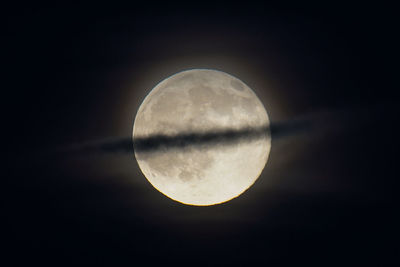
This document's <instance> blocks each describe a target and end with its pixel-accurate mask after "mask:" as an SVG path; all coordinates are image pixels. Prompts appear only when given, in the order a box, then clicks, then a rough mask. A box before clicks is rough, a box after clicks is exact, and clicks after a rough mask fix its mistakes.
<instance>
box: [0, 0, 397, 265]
mask: <svg viewBox="0 0 400 267" xmlns="http://www.w3.org/2000/svg"><path fill="white" fill-rule="evenodd" d="M322 2H324V1H322ZM3 11H5V14H6V15H5V18H6V24H5V25H6V30H5V31H4V32H3V37H4V38H3V39H4V40H3V41H2V42H3V44H5V49H3V54H4V55H5V56H4V60H2V65H3V67H4V68H5V72H4V71H3V75H4V74H5V79H4V80H3V82H2V86H1V92H2V103H3V104H2V110H3V111H2V116H3V119H4V120H5V123H3V128H2V129H3V134H5V137H3V147H5V150H3V151H4V153H3V155H4V156H5V158H6V159H5V160H4V161H3V164H5V166H4V167H3V169H4V170H5V171H3V175H2V179H3V181H4V182H5V183H4V185H5V186H3V187H2V188H3V189H4V191H5V192H4V193H3V194H2V196H3V198H4V201H2V203H3V205H2V221H3V223H4V222H5V226H4V227H3V230H4V233H5V234H4V235H3V237H2V238H1V239H2V241H3V242H2V243H3V244H5V245H6V248H5V250H4V249H3V250H2V252H3V253H4V255H5V257H4V259H5V260H6V261H7V262H9V263H10V266H13V265H16V266H30V265H35V266H36V265H37V266H75V265H79V264H82V265H105V266H115V265H129V266H160V265H167V266H169V265H171V266H175V265H182V266H192V265H199V266H210V265H217V266H220V265H240V266H259V265H266V266H267V265H271V266H276V265H284V266H309V265H316V266H382V265H390V264H392V265H395V264H399V255H400V249H399V247H400V231H399V228H398V227H399V225H400V219H399V208H398V205H397V203H398V200H399V199H398V196H397V194H398V187H399V182H398V176H399V175H398V166H397V165H398V164H397V162H395V161H396V160H397V157H398V150H397V148H396V145H395V143H397V139H398V134H397V131H396V127H395V124H396V122H397V115H396V114H395V113H396V109H397V107H398V106H399V105H398V104H399V101H398V93H397V90H398V87H399V86H398V79H396V80H395V77H397V76H398V73H397V72H398V61H397V60H395V58H396V54H397V53H398V52H397V51H396V50H397V49H398V45H397V43H396V40H395V39H396V35H398V25H397V18H396V16H398V15H397V14H396V12H395V9H394V8H393V7H391V6H384V5H383V4H382V5H379V6H375V5H366V4H365V3H362V4H358V3H353V4H350V3H348V2H347V3H346V4H339V3H335V4H329V5H328V4H326V3H324V4H322V3H319V4H316V3H313V4H305V3H302V4H296V5H293V4H289V3H288V4H287V5H285V6H282V7H277V6H272V5H270V6H268V5H266V4H265V5H263V4H256V5H254V4H250V3H248V2H246V1H245V2H243V3H241V4H233V3H230V4H212V3H206V2H193V3H191V2H188V3H186V4H185V5H183V4H172V3H168V4H166V3H164V4H163V5H161V4H158V3H157V2H148V3H146V4H143V3H142V4H136V3H134V2H133V1H132V2H131V3H130V4H128V5H126V4H124V5H119V4H117V3H116V2H112V3H111V4H110V3H108V4H103V3H95V4H87V5H69V4H67V3H64V4H53V5H38V4H26V3H17V4H13V5H8V6H6V7H5V8H4V9H3ZM191 68H211V69H217V70H221V71H224V72H227V73H229V74H231V75H234V76H236V77H238V78H239V79H241V80H242V81H243V82H245V83H246V84H247V85H248V86H249V87H250V88H252V89H253V90H254V92H255V93H256V94H257V95H258V96H259V98H260V100H261V101H262V102H263V104H264V106H265V107H266V110H267V112H268V115H269V118H270V120H271V122H272V124H273V125H283V126H284V127H283V129H285V131H286V132H284V134H282V135H279V138H276V139H274V138H272V147H271V153H270V156H269V160H268V163H267V165H266V167H265V169H264V171H263V173H262V174H261V176H260V178H259V179H258V180H257V181H256V183H255V184H254V185H253V186H252V187H251V188H250V189H249V190H247V191H246V192H245V193H244V194H242V195H241V196H240V197H238V198H236V199H234V200H232V201H229V202H227V203H224V204H221V205H216V206H210V207H194V206H186V205H182V204H180V203H178V202H175V201H173V200H171V199H169V198H167V197H165V196H164V195H162V194H161V193H159V192H158V191H157V190H155V189H154V188H153V187H152V186H151V185H150V183H148V182H147V180H146V179H145V177H144V176H143V175H142V173H141V171H140V169H139V167H138V164H137V162H136V160H135V158H134V155H133V151H130V150H129V149H124V147H117V148H116V149H104V146H102V145H103V144H105V143H107V144H111V145H112V144H116V145H117V146H118V145H120V143H121V142H120V141H121V140H126V139H127V138H128V140H129V138H130V136H131V134H132V127H133V121H134V117H135V115H136V111H137V110H138V108H139V105H140V103H141V102H142V101H143V99H144V97H145V96H146V94H147V93H148V92H149V91H150V90H151V89H152V88H153V87H154V86H155V85H156V84H157V83H159V82H160V81H162V80H163V79H165V78H166V77H168V76H170V75H172V74H175V73H177V72H179V71H182V70H186V69H191ZM304 120H305V121H307V122H308V124H307V125H308V126H309V125H311V126H312V127H306V128H305V129H301V131H298V129H297V128H296V127H297V126H298V124H296V122H298V121H304ZM118 142H120V143H118ZM122 143H123V142H122ZM87 144H90V146H92V147H95V148H97V149H89V150H88V149H80V148H81V147H85V146H86V145H87ZM124 144H125V143H123V145H124ZM128 145H129V144H128ZM71 148H79V149H76V150H74V149H72V150H74V152H73V153H70V152H71ZM4 266H6V265H4Z"/></svg>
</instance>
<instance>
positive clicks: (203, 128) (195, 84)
mask: <svg viewBox="0 0 400 267" xmlns="http://www.w3.org/2000/svg"><path fill="white" fill-rule="evenodd" d="M265 126H267V127H265ZM268 126H269V119H268V115H267V112H266V110H265V108H264V106H263V104H262V103H261V101H260V100H259V99H258V97H257V96H256V95H255V93H254V92H253V91H252V90H251V89H250V88H249V87H248V86H247V85H246V84H244V83H243V82H242V81H240V80H239V79H237V78H235V77H233V76H231V75H229V74H227V73H224V72H221V71H216V70H209V69H192V70H187V71H182V72H179V73H177V74H175V75H172V76H170V77H168V78H167V79H165V80H163V81H162V82H160V83H159V84H158V85H157V86H156V87H154V88H153V90H151V92H150V93H149V94H148V95H147V96H146V98H145V99H144V101H143V103H142V104H141V106H140V108H139V110H138V112H137V114H136V118H135V122H134V126H133V142H134V144H135V141H136V140H138V139H146V138H149V139H150V140H153V139H151V138H157V136H164V137H171V138H174V137H176V136H180V135H185V134H189V136H192V135H193V134H194V135H196V134H199V135H207V134H208V133H213V134H214V135H218V133H219V132H223V131H226V130H227V129H228V130H232V129H233V130H234V131H236V130H237V131H241V130H242V129H256V128H260V127H265V132H264V134H262V135H261V136H258V137H257V138H246V136H244V137H245V138H241V139H237V140H235V141H234V142H232V141H231V142H226V143H224V140H223V136H222V139H221V142H214V143H212V144H208V145H207V143H204V144H202V143H200V144H194V145H190V140H189V141H187V140H186V139H185V140H186V141H187V142H189V143H188V145H187V146H186V145H185V146H184V147H179V146H173V147H168V146H161V147H160V148H159V149H153V150H149V151H146V150H141V149H136V148H135V157H136V159H137V162H138V164H139V167H140V169H141V171H142V172H143V174H144V176H145V177H146V178H147V180H148V181H149V182H150V183H151V184H152V185H153V186H154V187H155V188H156V189H157V190H158V191H160V192H161V193H163V194H164V195H166V196H167V197H169V198H171V199H173V200H175V201H178V202H181V203H184V204H188V205H196V206H208V205H215V204H220V203H223V202H226V201H229V200H231V199H233V198H235V197H237V196H239V195H240V194H242V193H243V192H244V191H246V190H247V189H248V188H249V187H250V186H251V185H253V183H254V182H255V181H256V180H257V178H258V177H259V176H260V174H261V172H262V170H263V169H264V166H265V164H266V163H267V160H268V156H269V152H270V149H271V138H270V132H269V128H268ZM177 138H178V137H177ZM178 141H179V140H178ZM178 143H179V142H178Z"/></svg>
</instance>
